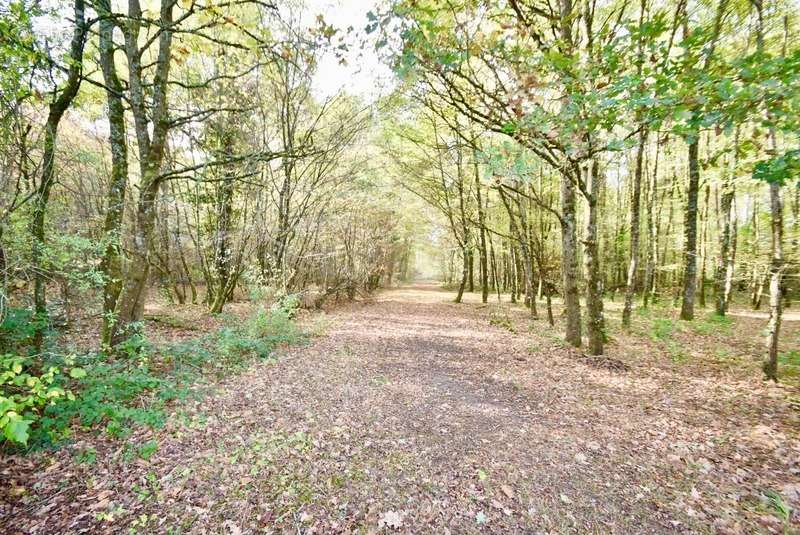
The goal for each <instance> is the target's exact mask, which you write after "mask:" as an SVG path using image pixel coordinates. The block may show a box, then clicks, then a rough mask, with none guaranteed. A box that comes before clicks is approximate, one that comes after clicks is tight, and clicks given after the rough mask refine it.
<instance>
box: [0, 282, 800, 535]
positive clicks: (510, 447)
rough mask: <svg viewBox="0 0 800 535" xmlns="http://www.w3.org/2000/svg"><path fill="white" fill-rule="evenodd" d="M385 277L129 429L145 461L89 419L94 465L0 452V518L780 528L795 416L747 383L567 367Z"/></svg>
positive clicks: (429, 529) (570, 363)
mask: <svg viewBox="0 0 800 535" xmlns="http://www.w3.org/2000/svg"><path fill="white" fill-rule="evenodd" d="M419 293H420V292H416V294H414V295H413V296H412V297H413V299H419V298H420V295H419ZM428 293H430V294H431V295H433V296H434V297H437V299H439V300H440V301H443V300H444V299H443V298H442V296H443V295H444V294H440V293H437V292H428ZM385 295H386V296H387V297H386V298H387V299H389V301H384V302H378V303H377V304H375V305H369V306H362V305H353V306H352V307H349V308H344V309H342V310H341V311H339V312H337V313H336V314H337V315H336V318H335V321H334V322H333V323H332V324H331V326H330V327H329V334H328V336H326V337H324V338H318V339H316V340H315V342H314V343H313V344H312V345H310V346H308V347H305V348H297V349H293V350H291V359H287V360H285V361H281V362H279V363H277V364H275V365H271V366H270V367H268V368H267V367H259V366H256V367H254V368H253V369H252V370H249V371H247V372H245V374H243V375H242V376H238V377H231V378H228V379H227V380H226V381H224V382H221V383H219V384H215V385H213V388H214V389H215V391H216V393H215V394H214V395H213V396H211V397H210V398H208V399H207V400H205V401H203V402H197V403H196V405H193V406H192V407H191V411H188V410H187V414H189V413H190V414H191V415H192V418H194V417H195V416H197V415H201V414H205V415H207V416H208V418H207V423H206V425H203V426H192V425H175V426H168V427H167V428H165V429H163V430H161V431H158V432H155V433H153V434H152V435H148V436H146V437H145V436H136V437H132V438H131V440H133V439H135V440H136V441H138V442H142V441H143V440H145V439H146V440H158V443H159V449H158V453H157V454H155V455H153V457H152V458H151V459H150V462H147V463H144V462H142V463H137V462H130V463H125V462H123V461H122V459H121V457H122V455H121V454H119V455H115V454H114V452H115V451H122V449H123V445H121V444H120V443H119V442H112V441H110V440H109V441H107V440H106V439H104V438H98V437H93V436H86V437H84V436H79V437H76V439H77V440H78V442H77V443H78V444H79V446H80V448H84V449H85V448H87V447H89V446H92V447H97V448H98V451H102V454H98V456H97V459H98V462H96V463H95V464H82V465H81V464H76V463H75V460H74V458H73V457H72V456H71V454H70V453H69V451H61V452H53V453H47V454H41V455H34V456H30V457H26V458H8V459H0V462H1V463H2V464H0V478H2V479H3V480H4V481H6V482H11V484H10V485H8V486H7V490H6V492H5V493H3V496H2V497H0V531H3V530H4V528H6V526H5V525H4V524H3V521H4V519H6V518H13V519H14V522H15V523H16V524H17V525H26V526H31V527H30V529H29V530H27V531H26V533H32V534H37V535H44V534H48V535H49V534H50V533H72V532H79V531H85V532H98V531H102V530H108V529H109V526H110V525H111V524H110V522H109V521H106V523H105V524H101V522H103V521H102V520H99V519H98V518H99V517H102V518H113V519H114V520H113V525H114V526H123V525H126V526H132V525H133V523H134V522H139V521H140V519H143V518H146V519H147V523H146V524H142V525H137V526H136V529H138V530H139V531H141V532H154V533H158V532H165V531H166V530H167V529H168V528H169V527H170V526H176V525H186V526H190V527H189V529H188V531H192V532H206V533H228V534H230V535H239V534H240V533H251V532H259V531H260V530H262V531H263V530H267V531H269V530H273V531H275V532H296V531H297V530H298V529H299V530H301V531H303V532H304V533H316V534H320V533H334V532H368V533H378V532H380V531H384V532H403V533H443V534H444V533H448V530H450V531H452V532H453V533H465V532H466V533H470V532H476V531H491V532H495V533H515V532H516V533H527V532H534V533H535V532H542V533H547V532H552V533H559V532H565V531H570V529H572V530H574V529H575V528H574V526H581V527H585V528H586V530H587V531H589V530H595V531H623V530H624V529H626V528H629V527H630V526H632V525H635V526H637V528H640V529H639V531H642V532H660V531H664V529H665V527H666V528H667V529H669V528H670V527H671V526H674V529H675V530H684V531H699V532H705V531H714V530H716V531H718V532H720V533H732V534H733V533H736V534H741V533H749V532H757V531H775V530H777V529H778V528H779V526H781V527H782V526H783V524H781V520H780V518H779V515H778V513H777V512H775V511H774V510H775V509H776V508H777V505H775V504H778V505H779V504H780V503H784V502H785V504H786V505H787V507H792V508H793V510H797V504H798V503H800V486H798V484H797V483H796V481H797V478H798V476H800V464H798V462H797V461H796V459H798V458H800V456H799V455H798V452H799V451H800V446H798V441H797V439H798V433H797V431H796V430H793V429H792V426H790V425H788V424H790V423H792V421H793V420H791V419H790V417H789V416H787V414H791V413H786V412H781V411H783V405H781V403H782V402H781V401H780V400H779V399H776V398H769V403H768V404H767V403H764V397H763V395H764V394H763V392H762V391H760V390H757V389H754V388H752V385H751V384H749V383H748V384H744V385H737V384H733V383H726V382H725V380H724V378H722V379H720V378H718V377H714V378H713V381H711V380H709V381H708V382H707V383H699V382H698V381H700V379H698V377H696V376H694V375H690V374H688V373H684V372H683V371H682V370H681V369H680V368H677V367H674V366H670V367H669V368H668V369H667V371H664V370H659V369H656V370H653V369H651V367H650V366H649V365H648V366H641V365H638V364H637V362H638V361H635V360H633V359H632V358H629V357H627V356H626V357H624V358H623V360H625V362H626V363H628V364H630V365H631V366H630V368H631V369H630V370H629V371H628V372H627V373H624V374H620V373H618V372H616V371H614V370H611V371H610V370H607V369H604V368H594V367H589V366H575V364H574V356H573V353H571V352H569V351H566V350H564V349H563V348H561V347H560V346H558V345H557V344H553V343H552V340H550V338H549V337H548V333H547V332H545V331H546V329H543V326H542V325H541V323H540V322H530V326H531V330H530V332H528V331H527V330H524V329H520V332H519V333H510V332H508V331H506V330H504V329H491V330H489V329H485V325H486V317H485V314H486V312H485V311H480V310H476V309H473V308H471V307H470V306H469V305H466V306H461V307H456V306H454V305H451V304H447V303H440V302H416V303H409V302H400V301H397V300H396V299H395V297H393V296H395V295H397V294H396V293H387V294H385ZM514 320H515V324H518V325H520V326H523V325H527V324H528V321H529V320H528V319H527V316H525V315H524V312H523V313H522V314H520V315H518V316H516V317H515V318H514ZM616 350H617V349H616V346H615V345H614V344H610V345H609V352H610V353H611V354H613V355H614V358H617V357H618V356H620V355H619V354H618V353H613V352H614V351H616ZM642 354H643V355H647V358H648V359H653V358H654V357H653V356H652V355H649V354H647V353H646V351H644V350H643V351H642ZM520 355H523V356H524V357H525V358H523V359H522V360H521V359H520V358H519V357H520ZM620 358H622V357H620ZM647 362H648V364H649V363H650V360H648V361H647ZM695 371H696V370H692V372H693V373H694V372H695ZM376 378H379V380H378V381H377V382H378V383H380V386H381V388H376ZM699 384H700V385H702V387H698V385H699ZM719 384H722V385H725V388H724V389H722V390H720V389H715V388H711V386H718V385H719ZM765 391H766V390H765ZM769 392H772V391H769ZM770 395H772V394H770ZM192 403H193V402H192ZM764 407H769V411H770V413H769V414H770V419H769V420H768V421H758V420H759V419H760V418H761V417H762V416H763V414H764V410H765V409H764ZM187 421H188V419H187ZM443 430H446V431H443ZM178 431H180V433H178ZM81 440H83V441H84V442H80V441H81ZM34 461H35V462H34ZM587 465H590V467H587ZM687 482H690V483H687ZM644 485H646V486H644ZM15 489H25V492H22V490H15ZM134 489H138V490H134ZM754 489H755V490H754ZM766 490H772V491H774V493H775V494H774V500H773V501H774V504H773V505H770V504H769V503H762V501H759V500H761V498H760V496H761V493H762V492H765V491H766ZM15 493H18V495H9V494H15ZM778 495H779V496H780V499H779V498H778ZM781 500H782V501H781ZM6 502H8V503H6ZM554 502H555V505H556V507H554ZM753 503H757V504H758V508H759V509H758V510H757V511H756V510H755V508H753V507H752V504H753ZM576 504H577V506H576ZM37 515H38V516H37ZM145 515H146V516H145ZM795 516H796V515H795ZM797 520H798V519H797V518H795V517H793V518H792V519H790V520H789V521H788V522H790V523H791V522H794V523H795V524H796V523H797ZM141 521H142V522H144V520H141ZM670 522H673V524H670ZM791 527H794V525H791ZM6 531H9V530H6Z"/></svg>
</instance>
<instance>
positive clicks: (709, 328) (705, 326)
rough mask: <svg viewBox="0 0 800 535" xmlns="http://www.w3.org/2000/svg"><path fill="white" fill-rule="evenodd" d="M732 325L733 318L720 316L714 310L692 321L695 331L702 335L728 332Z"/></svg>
mask: <svg viewBox="0 0 800 535" xmlns="http://www.w3.org/2000/svg"><path fill="white" fill-rule="evenodd" d="M732 325H733V320H732V319H731V318H730V317H729V316H720V315H719V314H717V313H715V312H712V313H711V314H708V315H707V316H706V317H705V318H702V319H698V320H696V321H694V322H693V323H692V327H693V328H694V330H695V332H697V333H698V334H703V335H709V334H713V333H726V332H729V331H730V329H731V326H732Z"/></svg>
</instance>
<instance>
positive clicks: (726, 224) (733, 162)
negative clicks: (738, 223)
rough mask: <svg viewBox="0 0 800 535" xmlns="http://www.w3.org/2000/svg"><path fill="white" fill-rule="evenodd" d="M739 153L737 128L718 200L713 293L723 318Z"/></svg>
mask: <svg viewBox="0 0 800 535" xmlns="http://www.w3.org/2000/svg"><path fill="white" fill-rule="evenodd" d="M738 153H739V128H738V127H737V128H736V132H735V133H734V137H733V153H732V154H731V157H730V165H729V166H728V172H727V173H726V174H725V180H724V182H723V184H722V198H721V200H720V212H721V214H720V215H721V217H720V219H721V223H722V224H721V225H720V235H719V260H718V262H717V269H716V273H715V275H714V285H715V288H714V292H715V294H716V312H717V314H719V315H720V316H724V315H725V314H726V313H727V312H728V298H729V296H730V288H729V285H730V284H731V281H732V279H733V261H732V258H733V254H732V249H733V247H732V246H731V245H732V244H731V241H732V235H733V234H734V228H735V218H736V213H735V211H734V210H733V199H734V197H735V195H736V184H735V179H736V166H737V164H738Z"/></svg>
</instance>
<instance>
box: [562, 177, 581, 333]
mask: <svg viewBox="0 0 800 535" xmlns="http://www.w3.org/2000/svg"><path fill="white" fill-rule="evenodd" d="M561 212H562V216H561V217H562V219H561V254H562V261H561V266H562V268H561V269H562V276H563V279H564V310H565V312H566V315H567V325H566V332H565V335H564V339H565V340H566V341H567V343H569V344H570V345H572V346H574V347H580V346H581V302H580V293H579V292H578V237H577V229H576V214H575V185H574V184H573V181H572V178H571V177H570V176H569V175H567V174H565V175H564V176H562V178H561Z"/></svg>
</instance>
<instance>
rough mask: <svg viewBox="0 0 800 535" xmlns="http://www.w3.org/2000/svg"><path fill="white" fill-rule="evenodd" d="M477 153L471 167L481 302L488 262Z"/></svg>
mask: <svg viewBox="0 0 800 535" xmlns="http://www.w3.org/2000/svg"><path fill="white" fill-rule="evenodd" d="M477 156H478V155H477V151H475V153H474V154H473V165H474V168H475V197H476V199H477V201H478V239H479V243H478V246H479V248H480V249H479V254H480V268H481V302H483V303H486V302H487V301H488V300H489V261H488V257H487V250H486V213H485V211H484V206H483V196H482V194H481V178H480V169H479V167H478V158H477Z"/></svg>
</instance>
